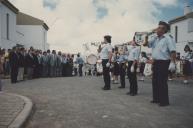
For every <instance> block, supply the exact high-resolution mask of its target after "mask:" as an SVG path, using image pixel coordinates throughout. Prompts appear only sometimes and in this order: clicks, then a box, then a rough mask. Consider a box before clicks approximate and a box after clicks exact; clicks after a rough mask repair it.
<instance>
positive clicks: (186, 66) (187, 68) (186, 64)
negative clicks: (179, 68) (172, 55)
mask: <svg viewBox="0 0 193 128" xmlns="http://www.w3.org/2000/svg"><path fill="white" fill-rule="evenodd" d="M184 51H185V54H184V60H183V74H184V84H188V79H189V77H190V76H191V74H192V69H191V62H190V60H191V57H192V54H191V49H190V47H189V46H188V45H186V46H185V47H184Z"/></svg>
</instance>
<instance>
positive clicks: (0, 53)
mask: <svg viewBox="0 0 193 128" xmlns="http://www.w3.org/2000/svg"><path fill="white" fill-rule="evenodd" d="M2 57H3V53H2V51H1V49H0V92H1V91H2V82H1V74H2V73H3V62H2V61H1V60H2V59H1V58H2Z"/></svg>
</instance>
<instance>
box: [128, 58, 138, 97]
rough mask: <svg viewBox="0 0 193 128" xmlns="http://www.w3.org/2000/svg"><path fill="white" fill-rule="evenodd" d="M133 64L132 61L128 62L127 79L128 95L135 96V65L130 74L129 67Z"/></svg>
mask: <svg viewBox="0 0 193 128" xmlns="http://www.w3.org/2000/svg"><path fill="white" fill-rule="evenodd" d="M132 64H133V61H129V62H128V69H127V71H128V78H129V83H130V93H131V94H134V95H136V94H137V90H138V85H137V72H136V70H137V64H135V66H134V72H131V66H132Z"/></svg>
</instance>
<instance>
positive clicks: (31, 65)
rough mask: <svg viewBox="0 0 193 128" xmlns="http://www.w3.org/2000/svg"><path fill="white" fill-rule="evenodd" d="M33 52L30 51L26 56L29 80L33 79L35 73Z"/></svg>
mask: <svg viewBox="0 0 193 128" xmlns="http://www.w3.org/2000/svg"><path fill="white" fill-rule="evenodd" d="M32 53H33V50H32V49H31V50H29V52H28V54H27V55H26V68H27V77H28V79H29V80H31V79H32V78H33V74H34V73H33V72H34V67H35V63H34V57H33V55H32Z"/></svg>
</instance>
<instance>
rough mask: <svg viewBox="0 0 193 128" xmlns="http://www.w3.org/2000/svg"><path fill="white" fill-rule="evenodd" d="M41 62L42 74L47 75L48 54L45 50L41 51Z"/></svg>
mask: <svg viewBox="0 0 193 128" xmlns="http://www.w3.org/2000/svg"><path fill="white" fill-rule="evenodd" d="M41 63H42V68H43V70H42V76H43V77H47V76H48V55H47V52H43V55H42V57H41Z"/></svg>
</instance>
